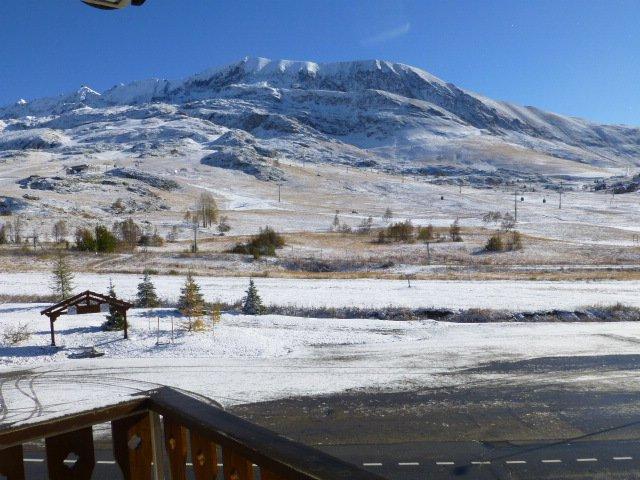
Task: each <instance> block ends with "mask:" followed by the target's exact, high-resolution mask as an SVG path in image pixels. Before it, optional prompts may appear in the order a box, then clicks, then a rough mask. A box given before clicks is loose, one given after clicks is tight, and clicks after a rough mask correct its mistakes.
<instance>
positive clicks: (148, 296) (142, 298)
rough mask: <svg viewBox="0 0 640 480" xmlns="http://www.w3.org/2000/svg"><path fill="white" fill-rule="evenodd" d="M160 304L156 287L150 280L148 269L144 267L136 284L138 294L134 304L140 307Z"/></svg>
mask: <svg viewBox="0 0 640 480" xmlns="http://www.w3.org/2000/svg"><path fill="white" fill-rule="evenodd" d="M159 304H160V302H159V300H158V295H157V294H156V287H155V286H154V285H153V282H152V281H151V276H150V275H149V271H148V270H146V269H145V271H144V272H143V273H142V281H141V282H140V283H139V284H138V295H137V297H136V305H137V306H138V307H142V308H155V307H157V306H158V305H159Z"/></svg>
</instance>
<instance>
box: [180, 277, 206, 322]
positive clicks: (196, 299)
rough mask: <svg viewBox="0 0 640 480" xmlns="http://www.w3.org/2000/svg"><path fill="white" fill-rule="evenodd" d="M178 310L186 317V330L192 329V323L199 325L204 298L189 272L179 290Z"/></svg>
mask: <svg viewBox="0 0 640 480" xmlns="http://www.w3.org/2000/svg"><path fill="white" fill-rule="evenodd" d="M178 310H180V313H182V314H183V315H184V316H185V317H187V324H186V327H187V330H189V331H191V330H192V329H193V326H194V323H196V324H200V323H201V318H202V314H203V310H204V298H202V293H201V292H200V285H198V284H197V283H196V281H195V280H194V278H193V274H192V273H191V271H189V272H188V273H187V278H186V280H185V282H184V287H182V289H181V290H180V298H179V299H178Z"/></svg>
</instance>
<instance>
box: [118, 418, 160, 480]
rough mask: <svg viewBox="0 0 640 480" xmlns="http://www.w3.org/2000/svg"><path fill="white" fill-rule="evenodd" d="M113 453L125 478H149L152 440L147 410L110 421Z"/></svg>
mask: <svg viewBox="0 0 640 480" xmlns="http://www.w3.org/2000/svg"><path fill="white" fill-rule="evenodd" d="M111 436H112V438H113V455H114V457H115V459H116V462H117V463H118V465H119V466H120V470H122V475H123V477H124V479H125V480H151V478H152V467H151V461H152V458H153V443H152V442H153V440H152V434H151V420H150V416H149V413H148V412H144V413H141V414H139V415H134V416H132V417H126V418H122V419H120V420H114V421H113V422H111Z"/></svg>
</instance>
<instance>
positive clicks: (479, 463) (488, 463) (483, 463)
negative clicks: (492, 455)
mask: <svg viewBox="0 0 640 480" xmlns="http://www.w3.org/2000/svg"><path fill="white" fill-rule="evenodd" d="M471 465H491V462H471Z"/></svg>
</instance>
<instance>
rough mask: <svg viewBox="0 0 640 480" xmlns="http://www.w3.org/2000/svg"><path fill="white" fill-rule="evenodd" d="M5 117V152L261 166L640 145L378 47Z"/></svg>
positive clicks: (636, 139) (592, 159)
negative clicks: (366, 56) (359, 55)
mask: <svg viewBox="0 0 640 480" xmlns="http://www.w3.org/2000/svg"><path fill="white" fill-rule="evenodd" d="M0 118H1V119H2V123H0V132H1V133H0V150H1V151H4V152H5V153H4V155H7V154H10V152H11V151H15V150H28V149H37V150H40V151H46V152H50V153H53V154H55V155H58V156H61V157H69V156H73V155H80V154H86V153H92V154H95V153H106V152H117V153H118V154H119V155H126V156H133V157H145V156H176V157H180V156H189V157H206V156H207V155H210V154H212V153H213V154H214V157H216V156H217V157H221V158H214V159H213V160H212V163H210V164H211V165H214V166H223V168H239V169H242V170H246V168H247V167H246V165H253V166H256V165H257V169H254V170H255V171H260V170H263V169H261V168H260V164H261V163H264V162H266V161H267V160H268V159H269V158H273V157H278V158H280V159H288V158H291V159H298V160H304V161H309V162H333V163H344V164H350V165H355V166H358V165H366V166H373V165H379V166H380V167H382V168H387V169H391V170H393V171H402V170H404V171H408V172H418V173H425V174H429V173H432V172H433V171H432V170H429V169H428V168H425V167H426V166H429V165H432V166H433V165H437V166H440V165H447V166H461V167H465V168H471V169H472V170H486V169H488V170H493V169H495V168H506V169H508V170H514V171H517V172H536V173H544V174H546V173H551V174H553V173H564V174H571V173H576V172H581V171H582V170H583V168H584V166H585V164H586V165H588V166H590V167H603V168H607V169H610V168H625V167H626V166H629V165H632V166H635V165H636V163H637V162H638V158H639V157H640V130H639V129H638V128H631V127H625V126H614V125H600V124H596V123H592V122H589V121H586V120H581V119H577V118H570V117H564V116H561V115H556V114H553V113H549V112H544V111H542V110H539V109H537V108H534V107H521V106H518V105H513V104H509V103H506V102H500V101H494V100H491V99H489V98H486V97H483V96H481V95H477V94H475V93H472V92H469V91H467V90H464V89H461V88H458V87H457V86H455V85H452V84H450V83H446V82H444V81H443V80H440V79H439V78H436V77H434V76H433V75H430V74H429V73H427V72H425V71H423V70H420V69H417V68H414V67H410V66H407V65H402V64H398V63H391V62H384V61H379V60H372V61H356V62H342V63H327V64H317V63H312V62H292V61H286V60H273V61H272V60H267V59H263V58H245V59H243V60H242V61H240V62H237V63H234V64H231V65H227V66H225V67H222V68H214V69H211V70H208V71H205V72H203V73H200V74H197V75H194V76H190V77H187V78H185V79H182V80H178V81H169V80H158V79H151V80H143V81H136V82H133V83H129V84H124V85H117V86H114V87H113V88H111V89H109V90H107V91H105V92H102V93H98V92H96V91H94V90H92V89H91V88H89V87H86V86H83V87H82V88H80V89H79V90H78V91H76V92H72V93H69V94H66V95H62V96H60V97H54V98H44V99H36V100H33V101H25V100H20V101H19V102H17V103H16V104H15V105H11V106H7V107H4V108H2V109H0ZM545 167H546V168H545ZM445 173H447V172H446V171H445ZM268 177H269V175H266V177H265V178H268Z"/></svg>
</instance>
